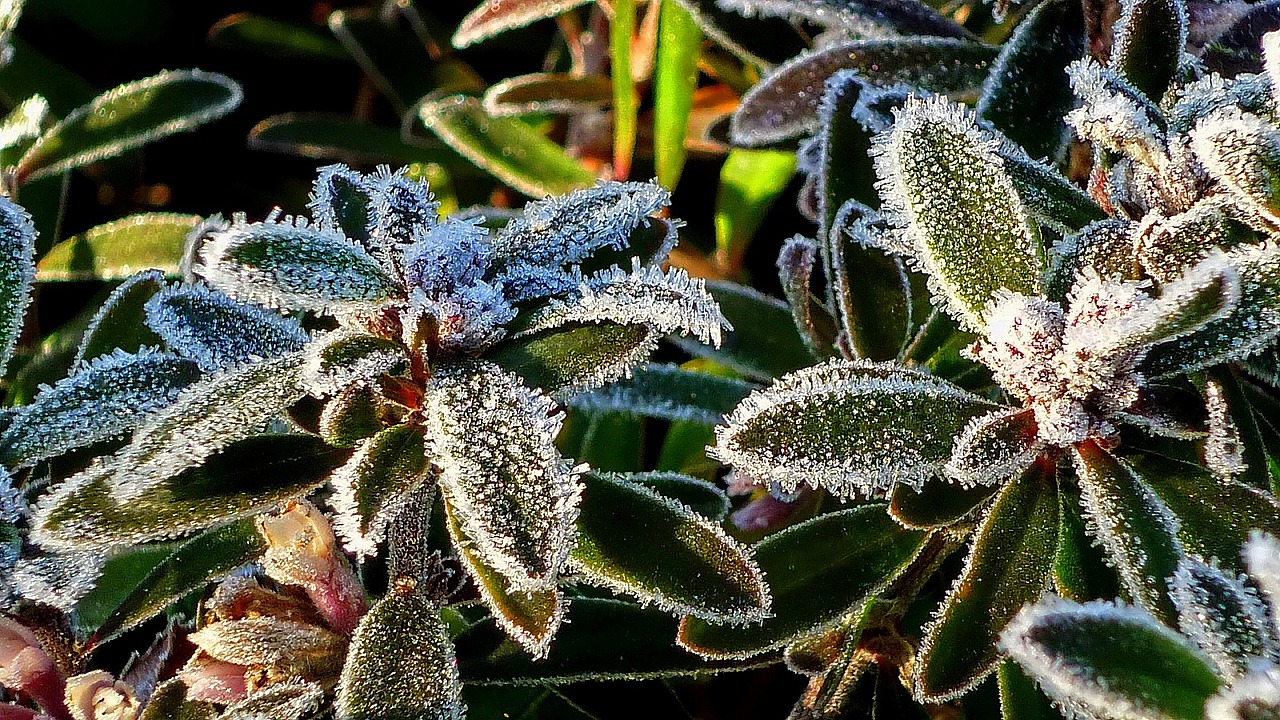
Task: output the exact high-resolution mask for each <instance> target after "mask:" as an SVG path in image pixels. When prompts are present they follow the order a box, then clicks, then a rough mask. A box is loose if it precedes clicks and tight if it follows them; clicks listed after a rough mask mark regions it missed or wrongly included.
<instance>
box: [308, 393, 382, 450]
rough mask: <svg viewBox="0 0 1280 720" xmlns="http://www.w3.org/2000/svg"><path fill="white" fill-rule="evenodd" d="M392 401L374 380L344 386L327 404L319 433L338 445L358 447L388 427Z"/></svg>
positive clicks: (329, 441) (322, 413)
mask: <svg viewBox="0 0 1280 720" xmlns="http://www.w3.org/2000/svg"><path fill="white" fill-rule="evenodd" d="M389 413H390V403H389V401H388V400H386V398H384V397H383V396H382V395H381V394H380V393H379V392H378V389H377V388H376V387H374V386H373V385H372V384H371V383H356V384H354V385H352V386H350V387H347V388H344V389H342V390H340V391H338V393H337V394H336V395H334V396H333V398H332V399H330V400H329V401H328V402H327V403H325V406H324V410H323V411H321V413H320V426H319V428H318V432H319V435H320V437H322V438H324V441H325V442H327V443H329V444H330V445H333V446H334V447H355V446H356V445H357V444H358V443H359V441H361V440H364V439H365V438H367V437H371V436H372V435H373V434H374V433H376V432H378V431H379V430H382V429H383V427H384V426H385V424H384V419H385V418H384V416H386V415H388V414H389Z"/></svg>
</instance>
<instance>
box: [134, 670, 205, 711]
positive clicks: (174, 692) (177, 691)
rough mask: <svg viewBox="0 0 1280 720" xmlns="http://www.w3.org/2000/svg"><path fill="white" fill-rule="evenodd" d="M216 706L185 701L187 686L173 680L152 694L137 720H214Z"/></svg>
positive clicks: (177, 679) (180, 680) (179, 679)
mask: <svg viewBox="0 0 1280 720" xmlns="http://www.w3.org/2000/svg"><path fill="white" fill-rule="evenodd" d="M219 714H220V713H219V711H218V706H217V705H214V704H213V703H208V702H204V701H203V700H188V699H187V684H186V683H184V682H183V681H182V679H181V678H173V679H172V680H167V681H165V682H163V683H161V684H160V687H158V688H156V690H155V692H154V693H152V695H151V698H150V700H148V701H147V706H146V707H145V708H143V710H142V714H141V715H140V716H138V720H214V718H216V717H217V716H218V715H219Z"/></svg>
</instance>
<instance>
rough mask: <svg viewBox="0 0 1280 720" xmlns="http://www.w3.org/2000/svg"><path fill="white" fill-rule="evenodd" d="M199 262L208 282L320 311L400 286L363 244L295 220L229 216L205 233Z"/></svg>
mask: <svg viewBox="0 0 1280 720" xmlns="http://www.w3.org/2000/svg"><path fill="white" fill-rule="evenodd" d="M200 262H201V264H200V266H199V267H197V269H196V271H197V273H198V274H199V275H201V276H202V277H204V279H205V280H206V281H208V283H209V284H210V285H212V286H213V287H214V288H216V289H218V290H221V291H222V292H225V293H227V294H228V295H231V296H232V297H235V298H237V299H240V300H250V301H253V302H259V303H262V304H264V305H268V306H271V307H281V308H288V309H293V310H316V311H322V312H323V311H326V310H332V309H340V308H343V307H348V306H356V307H360V306H364V305H367V304H370V303H375V302H377V301H379V300H384V299H386V298H389V297H392V296H394V295H396V294H397V293H398V292H399V291H400V290H399V285H398V284H397V282H396V281H395V280H394V279H393V278H392V277H391V276H390V275H388V274H387V272H386V271H385V270H384V269H383V268H382V266H381V265H380V264H379V263H378V261H377V260H376V259H375V258H374V257H373V256H371V255H369V253H368V252H366V251H365V250H364V248H362V247H360V246H359V245H356V244H355V243H353V242H352V241H350V240H348V239H347V238H345V237H343V236H342V235H339V234H337V233H334V232H326V231H324V230H321V229H319V228H315V227H309V226H304V225H303V224H302V223H300V222H299V223H296V224H295V223H291V222H276V221H274V220H269V221H267V222H260V223H259V222H255V223H246V222H241V221H237V222H234V223H232V224H231V225H230V226H228V227H226V228H224V229H220V230H217V231H215V232H213V233H211V235H210V239H209V240H208V241H207V242H206V243H205V245H204V246H203V247H202V248H201V249H200Z"/></svg>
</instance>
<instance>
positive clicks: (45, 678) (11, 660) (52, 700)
mask: <svg viewBox="0 0 1280 720" xmlns="http://www.w3.org/2000/svg"><path fill="white" fill-rule="evenodd" d="M0 684H3V685H4V686H5V687H7V688H9V689H10V690H14V691H17V692H19V693H22V694H23V695H25V696H27V697H30V698H31V699H33V700H35V701H36V703H37V704H38V705H40V708H41V709H42V710H44V711H45V712H46V713H48V714H50V715H55V716H59V717H61V716H65V715H66V713H67V709H66V705H65V704H64V703H63V693H64V691H65V688H66V677H65V676H64V675H63V674H62V671H61V670H59V669H58V666H57V665H56V664H55V663H54V661H53V658H51V657H49V653H47V652H45V649H44V646H43V645H42V644H41V643H40V639H39V638H37V637H36V634H35V633H34V632H32V631H31V630H30V629H29V628H27V627H26V626H24V625H22V624H21V623H19V622H18V621H16V620H14V619H13V618H11V617H8V616H4V615H0Z"/></svg>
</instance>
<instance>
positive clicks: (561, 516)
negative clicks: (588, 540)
mask: <svg viewBox="0 0 1280 720" xmlns="http://www.w3.org/2000/svg"><path fill="white" fill-rule="evenodd" d="M424 409H425V411H426V412H425V424H426V427H427V437H428V452H429V454H430V456H431V459H432V461H433V462H434V463H435V465H436V466H437V467H438V468H439V469H440V485H441V488H442V490H443V492H444V496H445V499H446V500H448V501H449V503H450V504H451V505H452V507H453V509H454V511H455V515H456V517H457V520H458V523H459V525H460V526H461V527H462V529H463V530H464V531H465V532H466V533H467V535H468V536H469V537H470V538H471V539H472V540H473V541H474V542H475V546H476V551H477V553H478V554H479V556H480V557H481V558H482V559H483V560H484V561H485V563H486V564H488V565H489V566H491V567H493V568H494V569H495V570H497V571H498V572H499V573H501V574H502V576H503V577H505V578H506V579H507V580H509V581H510V582H511V584H512V585H513V586H514V587H515V588H516V589H519V590H539V589H543V588H546V587H548V586H550V585H552V584H554V583H555V581H556V578H557V576H558V574H559V572H560V569H561V567H562V566H563V564H564V561H565V560H566V559H567V557H568V555H569V551H570V550H571V549H572V545H573V533H574V529H573V523H574V520H575V519H576V517H577V514H578V499H579V495H580V494H581V492H582V489H581V488H582V486H581V483H580V482H579V481H578V478H577V474H576V472H575V471H574V470H572V469H570V466H569V462H568V461H567V460H565V459H564V458H562V457H560V453H559V452H558V451H557V450H556V447H555V437H556V434H557V433H558V432H559V430H560V425H561V422H562V421H563V420H562V418H563V416H562V415H561V414H560V411H559V410H558V409H557V407H556V405H555V403H554V402H553V401H552V400H551V399H550V398H548V397H547V396H546V395H543V394H541V393H540V392H538V391H537V390H532V389H530V388H528V387H526V386H525V385H524V384H523V383H522V382H521V381H520V379H519V378H518V377H517V376H515V375H513V374H511V373H509V372H506V371H504V370H502V369H501V368H499V367H497V366H495V365H493V364H491V363H487V362H483V361H477V362H474V363H463V364H459V365H454V366H451V367H437V369H436V374H435V376H434V377H433V378H432V380H431V383H430V384H429V385H428V387H427V394H426V397H425V398H424Z"/></svg>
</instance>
